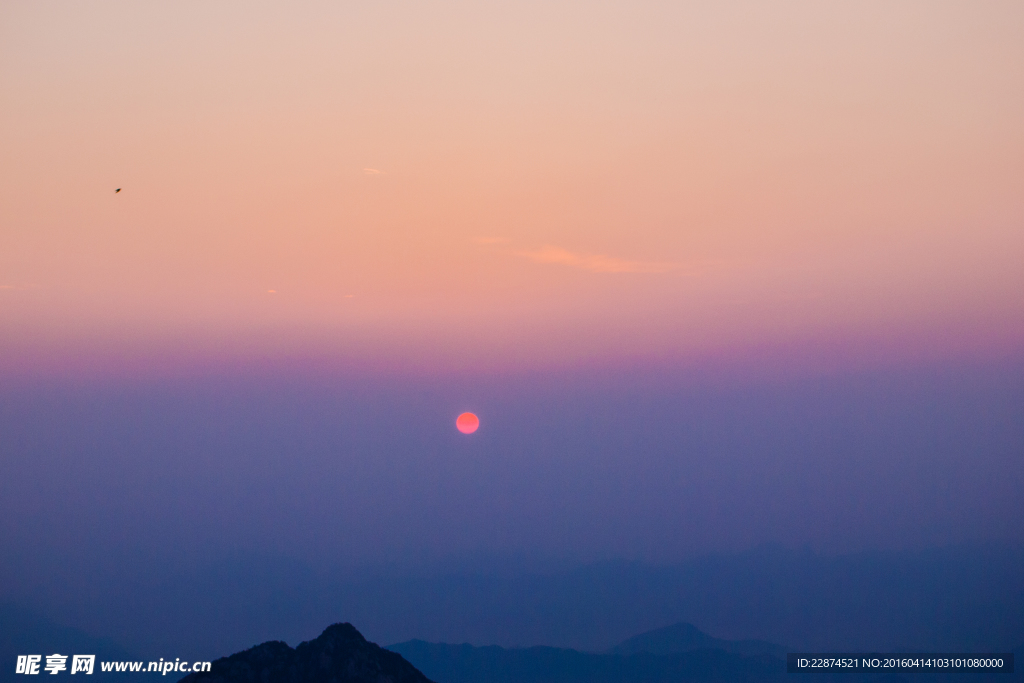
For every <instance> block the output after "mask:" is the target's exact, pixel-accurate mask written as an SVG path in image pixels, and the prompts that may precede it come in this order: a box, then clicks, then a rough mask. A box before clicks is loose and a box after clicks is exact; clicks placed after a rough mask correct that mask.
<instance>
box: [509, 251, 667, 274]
mask: <svg viewBox="0 0 1024 683" xmlns="http://www.w3.org/2000/svg"><path fill="white" fill-rule="evenodd" d="M515 254H516V256H522V257H523V258H527V259H530V260H531V261H533V262H534V263H550V264H554V265H561V266H569V267H570V268H579V269H581V270H589V271H590V272H591V273H667V272H669V271H672V270H677V269H678V268H679V264H678V263H670V262H667V261H629V260H627V259H621V258H616V257H614V256H607V255H605V254H587V253H580V252H572V251H569V250H568V249H562V248H561V247H555V246H552V245H545V246H543V247H541V248H540V249H538V250H537V251H517V252H515Z"/></svg>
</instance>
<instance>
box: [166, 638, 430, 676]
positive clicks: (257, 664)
mask: <svg viewBox="0 0 1024 683" xmlns="http://www.w3.org/2000/svg"><path fill="white" fill-rule="evenodd" d="M181 681H182V683H184V682H188V683H432V681H430V679H428V678H427V677H426V676H424V675H423V674H422V673H421V672H420V671H419V670H417V669H416V667H414V666H413V665H412V664H410V663H409V662H407V661H406V660H405V659H403V658H402V656H401V655H400V654H398V653H396V652H393V651H389V650H385V649H384V648H382V647H380V646H379V645H377V644H375V643H371V642H369V641H368V640H366V638H364V637H363V635H362V634H361V633H360V632H359V631H357V630H356V628H355V627H354V626H353V625H352V624H348V623H344V624H334V625H332V626H328V627H327V628H326V629H325V630H324V632H323V633H321V634H320V636H319V637H317V638H315V639H313V640H309V641H306V642H303V643H299V645H298V646H297V647H296V648H294V649H292V648H291V647H289V646H288V644H287V643H283V642H281V641H279V640H274V641H269V642H266V643H263V644H262V645H257V646H255V647H252V648H249V649H248V650H245V651H244V652H238V653H236V654H233V655H231V656H229V657H222V658H221V659H218V660H216V661H215V662H213V663H212V666H211V667H210V671H209V672H206V673H193V674H189V675H188V676H185V677H184V678H182V679H181Z"/></svg>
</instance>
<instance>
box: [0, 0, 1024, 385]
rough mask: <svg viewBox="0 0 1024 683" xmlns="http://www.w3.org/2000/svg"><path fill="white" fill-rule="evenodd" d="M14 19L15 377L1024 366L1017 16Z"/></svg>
mask: <svg viewBox="0 0 1024 683" xmlns="http://www.w3.org/2000/svg"><path fill="white" fill-rule="evenodd" d="M0 11H2V13H3V14H2V15H0V17H2V18H0V22H2V23H0V27H2V28H0V30H2V32H3V33H2V36H3V40H2V47H0V60H2V62H0V65H2V69H0V79H2V81H0V85H2V87H3V90H4V92H5V97H4V99H3V102H2V104H0V123H2V131H3V132H2V133H0V145H2V146H3V147H2V149H3V156H4V158H5V160H6V162H5V163H4V164H3V168H2V170H0V173H2V174H3V175H2V182H0V185H2V188H3V189H2V190H0V191H2V192H3V201H2V204H0V207H2V208H0V226H2V229H0V280H2V281H0V287H2V288H3V289H0V311H2V314H3V318H2V319H3V323H2V324H3V328H2V329H3V335H4V345H5V347H7V353H5V355H6V356H7V357H8V362H7V363H6V364H5V365H6V366H8V367H10V366H11V365H13V364H17V365H18V366H19V367H23V365H24V364H25V363H29V364H30V365H31V366H33V367H36V366H38V367H51V368H52V367H53V366H54V364H55V365H56V367H57V368H58V369H59V368H63V367H65V366H66V364H67V363H68V359H69V358H70V357H71V356H73V355H75V354H76V353H84V354H85V355H87V356H92V357H94V358H95V357H98V356H105V357H107V358H108V359H109V360H108V365H113V366H117V365H119V364H120V363H123V361H124V358H125V357H126V356H129V357H132V358H138V357H142V358H146V357H151V356H152V355H154V354H155V355H157V356H167V355H169V354H183V355H184V356H185V357H187V358H192V359H196V358H200V357H209V356H211V355H212V356H214V357H216V358H217V359H218V361H223V360H227V359H232V358H237V357H240V356H245V355H246V354H257V355H262V354H269V355H271V356H280V355H289V356H291V357H295V356H298V357H309V356H311V355H315V356H317V357H318V358H325V359H332V358H334V359H336V358H338V357H341V356H344V357H347V358H349V359H350V360H353V361H354V362H357V363H359V362H364V361H365V360H366V359H367V358H369V357H375V358H377V359H378V360H380V362H382V363H383V364H384V365H385V366H388V367H394V366H395V364H403V365H408V366H412V367H415V368H417V369H420V370H427V371H430V370H431V369H437V368H452V367H455V368H465V367H469V368H475V369H479V368H481V367H486V368H490V369H495V368H497V369H503V368H506V367H508V366H510V365H512V366H515V367H517V368H530V367H536V366H537V365H538V364H555V365H565V364H573V363H578V362H579V361H580V359H581V358H585V359H597V360H600V361H602V362H606V361H608V360H610V359H616V358H621V357H638V356H639V357H654V358H670V359H671V358H680V357H682V358H693V357H700V356H701V355H703V354H708V353H715V352H719V351H721V350H722V349H726V348H728V349H735V348H737V347H739V348H749V347H751V346H755V347H756V346H761V345H765V344H767V345H775V344H783V345H786V344H800V343H806V342H807V341H808V340H811V341H816V342H818V343H821V342H820V340H822V339H840V340H849V339H851V338H859V339H870V340H873V341H874V342H875V343H881V342H882V341H883V340H893V339H898V340H902V346H903V347H905V350H906V351H907V352H908V353H910V354H911V355H913V353H915V352H916V353H921V352H922V351H921V348H920V347H922V346H929V347H933V346H935V345H938V346H939V347H940V349H939V351H940V352H941V351H944V352H949V351H951V350H959V349H962V347H964V346H967V347H970V348H972V349H973V348H976V347H979V346H980V347H982V348H983V349H984V350H985V352H986V353H990V352H992V350H993V349H1001V350H1003V351H1005V349H1006V348H1011V349H1012V348H1014V347H1015V346H1016V345H1017V343H1018V342H1019V341H1020V339H1021V313H1022V310H1021V309H1022V301H1024V299H1022V297H1021V296H1020V293H1021V292H1022V291H1024V275H1022V274H1021V269H1020V268H1019V267H1018V265H1019V256H1020V254H1021V253H1022V250H1024V237H1022V233H1021V228H1020V226H1021V220H1022V214H1024V206H1022V205H1024V193H1022V192H1021V189H1022V178H1024V168H1022V166H1021V159H1022V158H1024V154H1022V151H1024V133H1022V132H1021V128H1020V126H1019V125H1018V123H1019V121H1020V120H1021V119H1022V118H1024V116H1022V115H1024V88H1022V87H1021V82H1022V78H1021V75H1022V74H1021V69H1022V65H1024V47H1021V45H1020V41H1019V40H1017V39H1016V38H1017V37H1018V36H1019V35H1020V32H1021V28H1022V27H1024V10H1021V8H1020V6H1019V4H1017V3H1013V2H982V3H963V2H938V3H936V2H900V3H895V4H894V3H882V2H867V3H857V4H856V5H849V6H822V5H821V4H820V3H812V2H792V3H787V4H785V5H783V6H777V5H775V4H772V3H755V2H724V3H657V2H643V3H630V4H628V5H627V4H626V3H614V2H599V3H573V2H554V3H552V2H543V3H540V2H538V3H515V4H514V5H508V4H505V3H469V2H467V3H459V2H444V3H400V2H399V3H392V2H384V3H375V4H374V5H373V6H372V7H364V6H359V5H356V4H352V3H316V2H309V3H301V5H300V6H299V7H291V6H289V7H282V6H278V5H276V4H274V3H244V4H241V3H232V2H223V3H216V4H213V5H211V4H209V3H198V2H195V3H189V2H186V3H175V4H174V5H173V6H160V5H147V4H143V5H139V4H138V3H129V2H99V3H90V4H89V5H88V6H74V7H67V6H64V5H60V4H56V3H48V2H44V3H28V2H13V3H5V4H4V8H3V10H0ZM116 188H122V191H121V192H120V193H116V194H115V192H114V190H115V189H116ZM937 335H938V336H940V337H942V338H941V339H937V338H936V336H937ZM15 358H16V359H17V360H16V361H12V360H11V359H15ZM185 362H187V361H185Z"/></svg>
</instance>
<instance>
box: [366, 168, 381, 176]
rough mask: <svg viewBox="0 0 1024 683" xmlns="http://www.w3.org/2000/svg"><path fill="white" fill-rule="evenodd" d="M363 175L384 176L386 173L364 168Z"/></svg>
mask: <svg viewBox="0 0 1024 683" xmlns="http://www.w3.org/2000/svg"><path fill="white" fill-rule="evenodd" d="M363 175H384V171H378V170H377V169H375V168H364V169H363Z"/></svg>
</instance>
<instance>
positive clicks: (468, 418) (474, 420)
mask: <svg viewBox="0 0 1024 683" xmlns="http://www.w3.org/2000/svg"><path fill="white" fill-rule="evenodd" d="M455 427H456V428H457V429H458V430H459V431H460V432H462V433H463V434H472V433H473V432H475V431H476V430H477V429H478V428H479V427H480V418H478V417H477V416H476V415H474V414H473V413H463V414H462V415H459V416H458V417H457V418H455Z"/></svg>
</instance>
